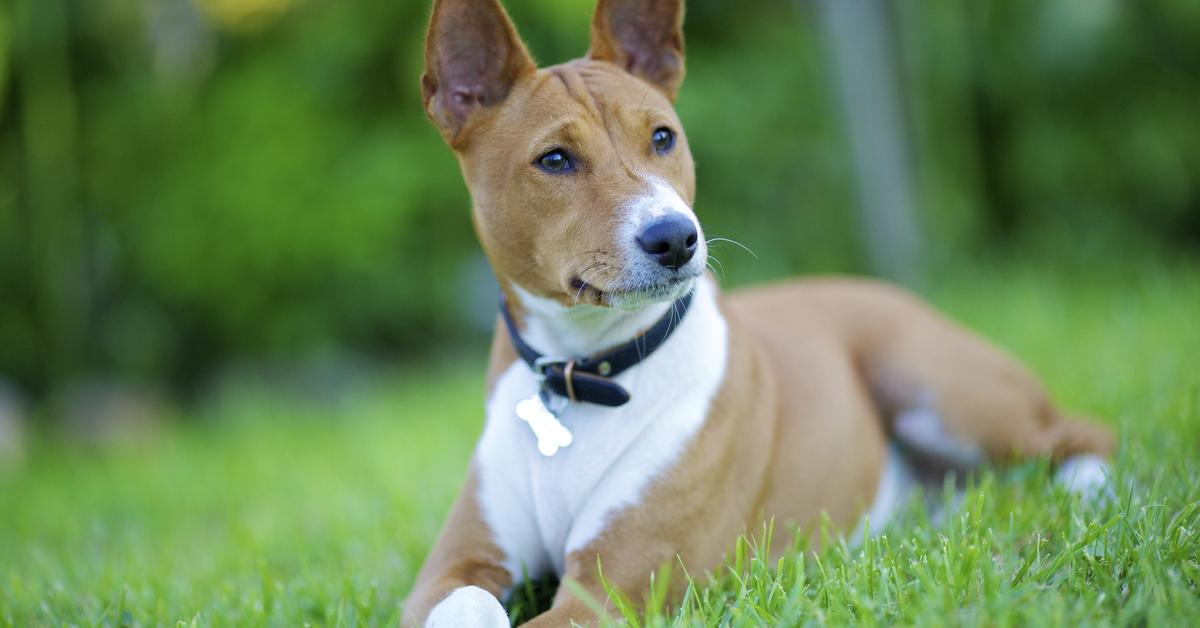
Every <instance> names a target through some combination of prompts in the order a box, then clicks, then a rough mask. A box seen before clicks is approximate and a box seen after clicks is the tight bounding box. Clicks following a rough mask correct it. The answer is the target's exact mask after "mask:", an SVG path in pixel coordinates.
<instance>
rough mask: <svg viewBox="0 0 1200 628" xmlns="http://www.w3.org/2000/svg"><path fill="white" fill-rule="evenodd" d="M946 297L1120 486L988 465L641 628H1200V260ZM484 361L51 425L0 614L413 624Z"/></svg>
mask: <svg viewBox="0 0 1200 628" xmlns="http://www.w3.org/2000/svg"><path fill="white" fill-rule="evenodd" d="M929 292H930V293H931V299H932V300H933V301H934V302H935V303H937V304H938V305H939V306H941V307H943V308H944V309H946V310H947V311H949V312H950V313H952V314H953V315H954V316H956V317H958V318H959V319H961V320H963V321H965V322H966V323H968V324H969V325H970V326H971V327H973V328H975V329H978V330H980V331H982V332H984V333H986V334H987V335H988V336H990V337H992V338H993V339H995V340H996V341H998V342H999V343H1001V344H1003V345H1004V346H1006V347H1008V348H1009V349H1011V350H1012V352H1013V353H1015V354H1016V355H1018V356H1020V357H1021V358H1023V359H1024V360H1026V361H1027V362H1028V363H1029V364H1031V365H1032V366H1033V368H1034V369H1035V370H1036V371H1037V372H1039V373H1040V374H1041V375H1042V376H1043V377H1044V378H1045V380H1046V381H1047V383H1048V385H1049V386H1050V388H1051V389H1052V390H1053V391H1054V392H1055V394H1056V396H1057V397H1058V398H1059V399H1060V400H1062V401H1063V402H1064V403H1065V404H1066V405H1067V406H1069V407H1072V408H1076V409H1079V410H1083V411H1087V412H1089V413H1092V414H1095V415H1099V416H1102V417H1105V418H1106V419H1107V420H1109V421H1111V422H1112V423H1113V424H1115V425H1116V426H1117V428H1118V430H1119V433H1120V436H1121V450H1120V454H1119V459H1118V461H1117V464H1116V482H1117V485H1118V487H1119V489H1118V493H1119V498H1118V499H1117V500H1115V501H1114V502H1111V503H1109V504H1107V505H1096V504H1081V503H1079V502H1077V501H1075V500H1074V499H1072V498H1071V497H1070V496H1067V495H1065V494H1063V493H1061V492H1059V491H1056V490H1055V489H1052V488H1050V487H1049V486H1048V483H1047V481H1046V474H1047V469H1046V468H1045V466H1044V465H1038V464H1030V465H1027V466H1024V467H1021V468H1018V469H1015V470H1012V471H1010V472H1006V473H998V474H992V473H985V474H983V475H981V476H980V477H978V478H975V479H974V480H973V483H972V487H971V488H970V489H969V490H968V491H967V494H966V496H965V500H964V501H963V502H962V506H961V507H960V508H959V509H958V510H957V511H956V512H955V514H953V515H952V516H950V517H948V519H947V521H945V522H944V523H943V524H942V525H941V526H940V527H935V526H933V525H931V524H930V523H929V522H928V521H927V520H926V519H925V518H924V517H923V516H922V514H921V513H920V512H919V511H918V510H917V509H916V508H915V507H914V508H913V509H912V510H911V512H910V513H908V515H907V516H906V517H904V518H903V520H902V521H901V522H899V523H898V524H896V525H894V526H893V527H891V528H889V529H887V530H885V531H884V532H883V534H882V536H880V537H878V538H876V539H874V540H870V541H868V542H866V543H865V544H862V545H859V546H856V547H850V546H847V545H846V544H844V543H837V542H834V543H829V544H828V545H826V546H825V548H824V549H822V550H821V551H819V552H816V553H813V552H804V551H798V552H796V553H795V554H793V555H789V556H787V557H785V558H784V559H783V560H781V561H779V562H778V563H771V564H768V563H767V562H766V561H764V560H763V559H761V558H759V557H757V556H755V554H754V551H753V545H754V543H753V542H738V543H736V544H735V540H734V539H730V547H731V553H730V558H729V562H728V564H727V566H726V568H723V569H720V570H718V571H717V572H716V573H715V574H714V575H715V578H714V579H712V580H708V579H706V578H705V577H704V574H701V573H698V572H696V571H694V570H693V571H691V575H692V576H693V577H694V578H696V586H695V587H694V588H692V589H691V590H689V591H688V594H687V598H686V599H685V601H684V603H683V605H682V607H674V608H670V609H657V608H651V609H649V610H646V611H645V612H644V613H642V614H638V615H636V616H634V617H633V618H632V619H633V622H632V623H643V624H651V625H672V624H682V625H702V624H710V625H712V624H722V625H763V624H785V625H792V624H809V623H815V624H833V625H841V624H846V623H863V624H874V623H879V624H891V623H902V624H909V623H921V624H925V623H933V624H947V623H949V624H958V623H969V624H986V625H1025V624H1060V625H1062V624H1066V625H1071V624H1078V623H1087V624H1100V625H1107V624H1150V625H1163V624H1170V625H1200V557H1198V556H1200V538H1198V536H1197V535H1198V534H1200V482H1198V479H1200V463H1198V460H1200V456H1198V455H1197V454H1198V453H1200V451H1198V450H1200V367H1198V366H1197V361H1198V360H1200V269H1198V268H1197V267H1196V266H1195V265H1188V264H1184V263H1156V264H1149V263H1145V264H1138V263H1130V264H1128V265H1125V264H1123V263H1122V261H1121V260H1112V262H1111V263H1110V264H1109V265H1108V267H1106V269H1103V270H1101V269H1081V270H1075V271H1055V272H1050V271H1047V270H1046V269H1043V268H1041V267H1039V266H1038V265H1037V264H1034V263H1032V262H1028V263H1025V264H1021V265H1018V266H1017V267H1006V268H1004V269H999V270H998V269H991V270H986V269H985V270H974V271H969V272H968V271H967V270H959V271H956V272H950V273H943V274H942V276H941V277H940V278H939V280H938V281H935V282H932V287H931V289H930V290H929ZM480 350H481V351H482V349H480ZM481 360H482V355H479V356H475V355H470V356H466V357H463V358H461V359H458V360H450V359H446V360H443V361H441V362H439V364H440V365H439V366H437V367H430V368H426V369H415V368H413V369H400V370H398V371H396V372H394V373H392V374H389V375H386V376H381V377H379V378H376V379H374V380H373V381H372V383H370V384H363V385H362V386H359V387H356V388H354V389H353V390H352V391H350V392H348V393H346V394H343V395H341V396H340V397H338V398H337V399H335V400H333V401H324V402H318V401H314V400H312V399H308V398H305V397H303V396H299V395H296V396H288V395H282V394H280V393H279V392H278V391H276V392H271V391H270V389H267V388H265V387H260V386H257V385H255V384H253V383H249V384H246V385H244V386H240V387H237V388H236V389H232V390H230V391H227V392H226V393H224V394H222V395H220V396H219V397H217V398H216V399H215V400H212V401H210V402H208V403H205V404H203V405H200V406H198V407H196V408H194V409H193V410H190V411H189V412H188V413H187V415H186V416H174V415H173V416H169V417H165V418H164V419H163V420H162V422H161V425H159V426H158V427H157V428H156V429H153V430H150V431H149V432H148V433H147V434H145V435H143V436H142V437H141V438H139V439H136V440H135V441H133V442H130V443H126V444H124V445H118V446H112V447H108V448H104V449H102V450H96V449H94V448H84V447H81V446H78V445H75V444H72V443H71V442H70V441H68V440H65V439H64V438H63V437H61V436H56V435H54V434H53V433H52V431H50V430H47V431H46V433H39V434H38V435H36V437H35V439H34V443H33V444H32V447H31V450H30V452H29V455H28V460H27V462H26V463H25V464H24V465H23V466H21V467H19V468H17V469H10V470H8V471H2V470H0V625H11V626H28V625H37V624H56V625H57V624H77V625H101V624H103V625H163V624H175V623H177V622H179V623H182V624H185V625H193V624H195V625H289V626H290V625H299V624H305V623H309V624H314V625H357V624H371V625H374V624H396V623H397V622H398V618H399V613H400V604H401V602H402V600H403V596H404V595H405V594H406V593H407V591H408V588H409V587H410V585H411V584H412V580H413V577H414V575H415V572H416V570H417V569H418V568H419V566H420V562H421V560H422V558H423V556H424V554H425V552H426V551H427V549H428V547H429V545H430V543H431V542H432V539H433V537H434V535H435V534H436V532H437V529H438V527H439V525H440V523H441V519H442V517H443V515H444V513H445V512H446V510H447V508H448V506H449V504H450V501H451V500H452V499H453V496H454V494H455V492H456V491H457V488H458V484H459V482H460V481H461V479H462V476H463V472H464V468H465V464H466V460H467V458H468V456H469V455H470V451H471V448H472V445H473V441H474V439H475V437H476V434H477V433H478V431H479V429H480V425H481V420H482V417H481V410H480V408H481V404H482V384H481V382H480V378H481V375H482V366H481V365H482V361H481ZM803 543H804V540H803V539H801V540H798V541H797V544H798V546H800V545H803ZM675 568H679V566H678V565H676V567H675ZM647 587H649V581H648V582H647Z"/></svg>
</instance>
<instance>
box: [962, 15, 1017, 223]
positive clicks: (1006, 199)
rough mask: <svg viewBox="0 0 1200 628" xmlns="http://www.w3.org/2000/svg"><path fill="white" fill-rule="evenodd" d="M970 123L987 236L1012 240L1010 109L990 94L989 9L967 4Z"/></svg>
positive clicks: (1014, 207) (1014, 205)
mask: <svg viewBox="0 0 1200 628" xmlns="http://www.w3.org/2000/svg"><path fill="white" fill-rule="evenodd" d="M966 11H967V32H968V37H967V41H968V44H967V45H968V52H969V55H968V66H967V67H968V68H969V70H968V71H969V72H970V76H969V77H968V79H969V81H970V86H971V87H970V89H971V126H972V127H973V128H974V131H975V141H976V146H977V147H978V151H979V154H978V156H977V159H978V162H977V163H978V164H979V184H980V187H981V188H982V189H981V190H980V192H981V194H982V196H983V198H982V201H983V211H984V216H985V220H986V224H985V225H984V230H983V232H984V233H985V234H987V236H988V237H989V238H993V239H999V240H1002V241H1006V242H1007V241H1011V240H1012V238H1013V237H1014V236H1015V235H1016V233H1017V229H1019V228H1020V226H1021V208H1020V206H1019V204H1018V201H1017V199H1016V198H1015V197H1014V196H1013V194H1012V188H1011V185H1010V182H1009V180H1008V174H1007V170H1006V164H1007V163H1008V155H1009V152H1010V147H1009V143H1010V139H1009V138H1010V137H1011V118H1012V115H1011V112H1010V111H1009V108H1008V107H1007V106H1006V105H1005V104H1004V103H1003V102H1002V101H999V100H997V98H996V97H995V94H994V93H993V87H992V82H991V81H990V80H989V78H990V77H989V76H988V67H989V63H988V36H987V35H988V33H987V18H988V15H987V13H988V10H987V7H986V6H982V5H981V4H980V3H975V2H968V3H966Z"/></svg>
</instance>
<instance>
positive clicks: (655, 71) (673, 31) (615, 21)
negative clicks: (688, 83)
mask: <svg viewBox="0 0 1200 628" xmlns="http://www.w3.org/2000/svg"><path fill="white" fill-rule="evenodd" d="M588 57H590V58H592V59H596V60H598V61H608V62H611V63H615V64H616V65H619V66H621V67H623V68H625V69H626V70H627V71H629V72H630V73H632V74H634V75H637V76H640V77H642V78H643V79H646V80H647V81H649V82H651V83H653V84H654V85H656V86H658V87H659V88H660V89H661V90H662V91H663V92H664V93H666V95H667V97H668V98H670V99H671V100H672V101H673V100H675V94H676V93H677V92H678V91H679V86H680V85H681V84H682V83H683V0H599V3H598V4H597V5H596V15H595V16H594V17H593V18H592V49H591V50H590V51H588Z"/></svg>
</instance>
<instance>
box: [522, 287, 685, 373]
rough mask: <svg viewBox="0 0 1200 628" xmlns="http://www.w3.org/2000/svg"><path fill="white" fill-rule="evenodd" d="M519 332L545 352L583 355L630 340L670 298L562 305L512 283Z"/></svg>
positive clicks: (654, 319)
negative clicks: (624, 304)
mask: <svg viewBox="0 0 1200 628" xmlns="http://www.w3.org/2000/svg"><path fill="white" fill-rule="evenodd" d="M512 296H513V297H514V298H515V299H516V300H517V301H518V303H519V305H520V310H519V314H518V320H519V321H520V323H521V336H522V338H523V339H524V340H525V342H527V343H529V345H530V346H532V347H534V348H535V349H537V350H538V351H539V352H541V353H543V354H545V355H552V356H561V357H567V358H572V357H587V356H590V355H595V354H598V353H600V352H602V351H604V350H606V349H611V348H612V347H615V346H617V345H620V344H623V343H626V342H628V341H630V340H633V339H634V338H636V337H637V336H638V334H641V333H642V332H644V331H646V330H647V329H649V328H650V327H651V326H652V325H654V323H655V322H657V321H658V320H659V319H660V318H662V317H663V316H666V314H667V312H668V311H669V310H670V309H671V305H672V303H671V302H660V303H650V304H648V305H646V306H644V307H641V308H638V309H634V310H627V309H621V308H616V307H601V306H596V305H574V306H570V307H566V306H563V305H562V304H561V303H559V302H558V301H555V300H552V299H547V298H545V297H539V296H537V295H534V294H530V293H529V292H527V291H525V290H523V289H521V288H520V287H519V286H515V285H514V286H513V288H512Z"/></svg>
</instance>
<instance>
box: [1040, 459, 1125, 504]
mask: <svg viewBox="0 0 1200 628" xmlns="http://www.w3.org/2000/svg"><path fill="white" fill-rule="evenodd" d="M1054 482H1055V483H1056V484H1058V485H1060V486H1062V487H1063V488H1066V489H1067V490H1068V491H1071V492H1072V493H1075V494H1076V495H1081V496H1083V497H1085V498H1088V499H1095V500H1104V499H1109V498H1111V497H1113V489H1112V470H1111V469H1109V467H1108V462H1107V461H1106V460H1104V459H1103V458H1101V457H1100V456H1096V455H1093V454H1085V455H1082V456H1071V457H1070V458H1067V459H1066V460H1064V461H1063V462H1062V464H1060V465H1058V470H1057V471H1055V472H1054Z"/></svg>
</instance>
